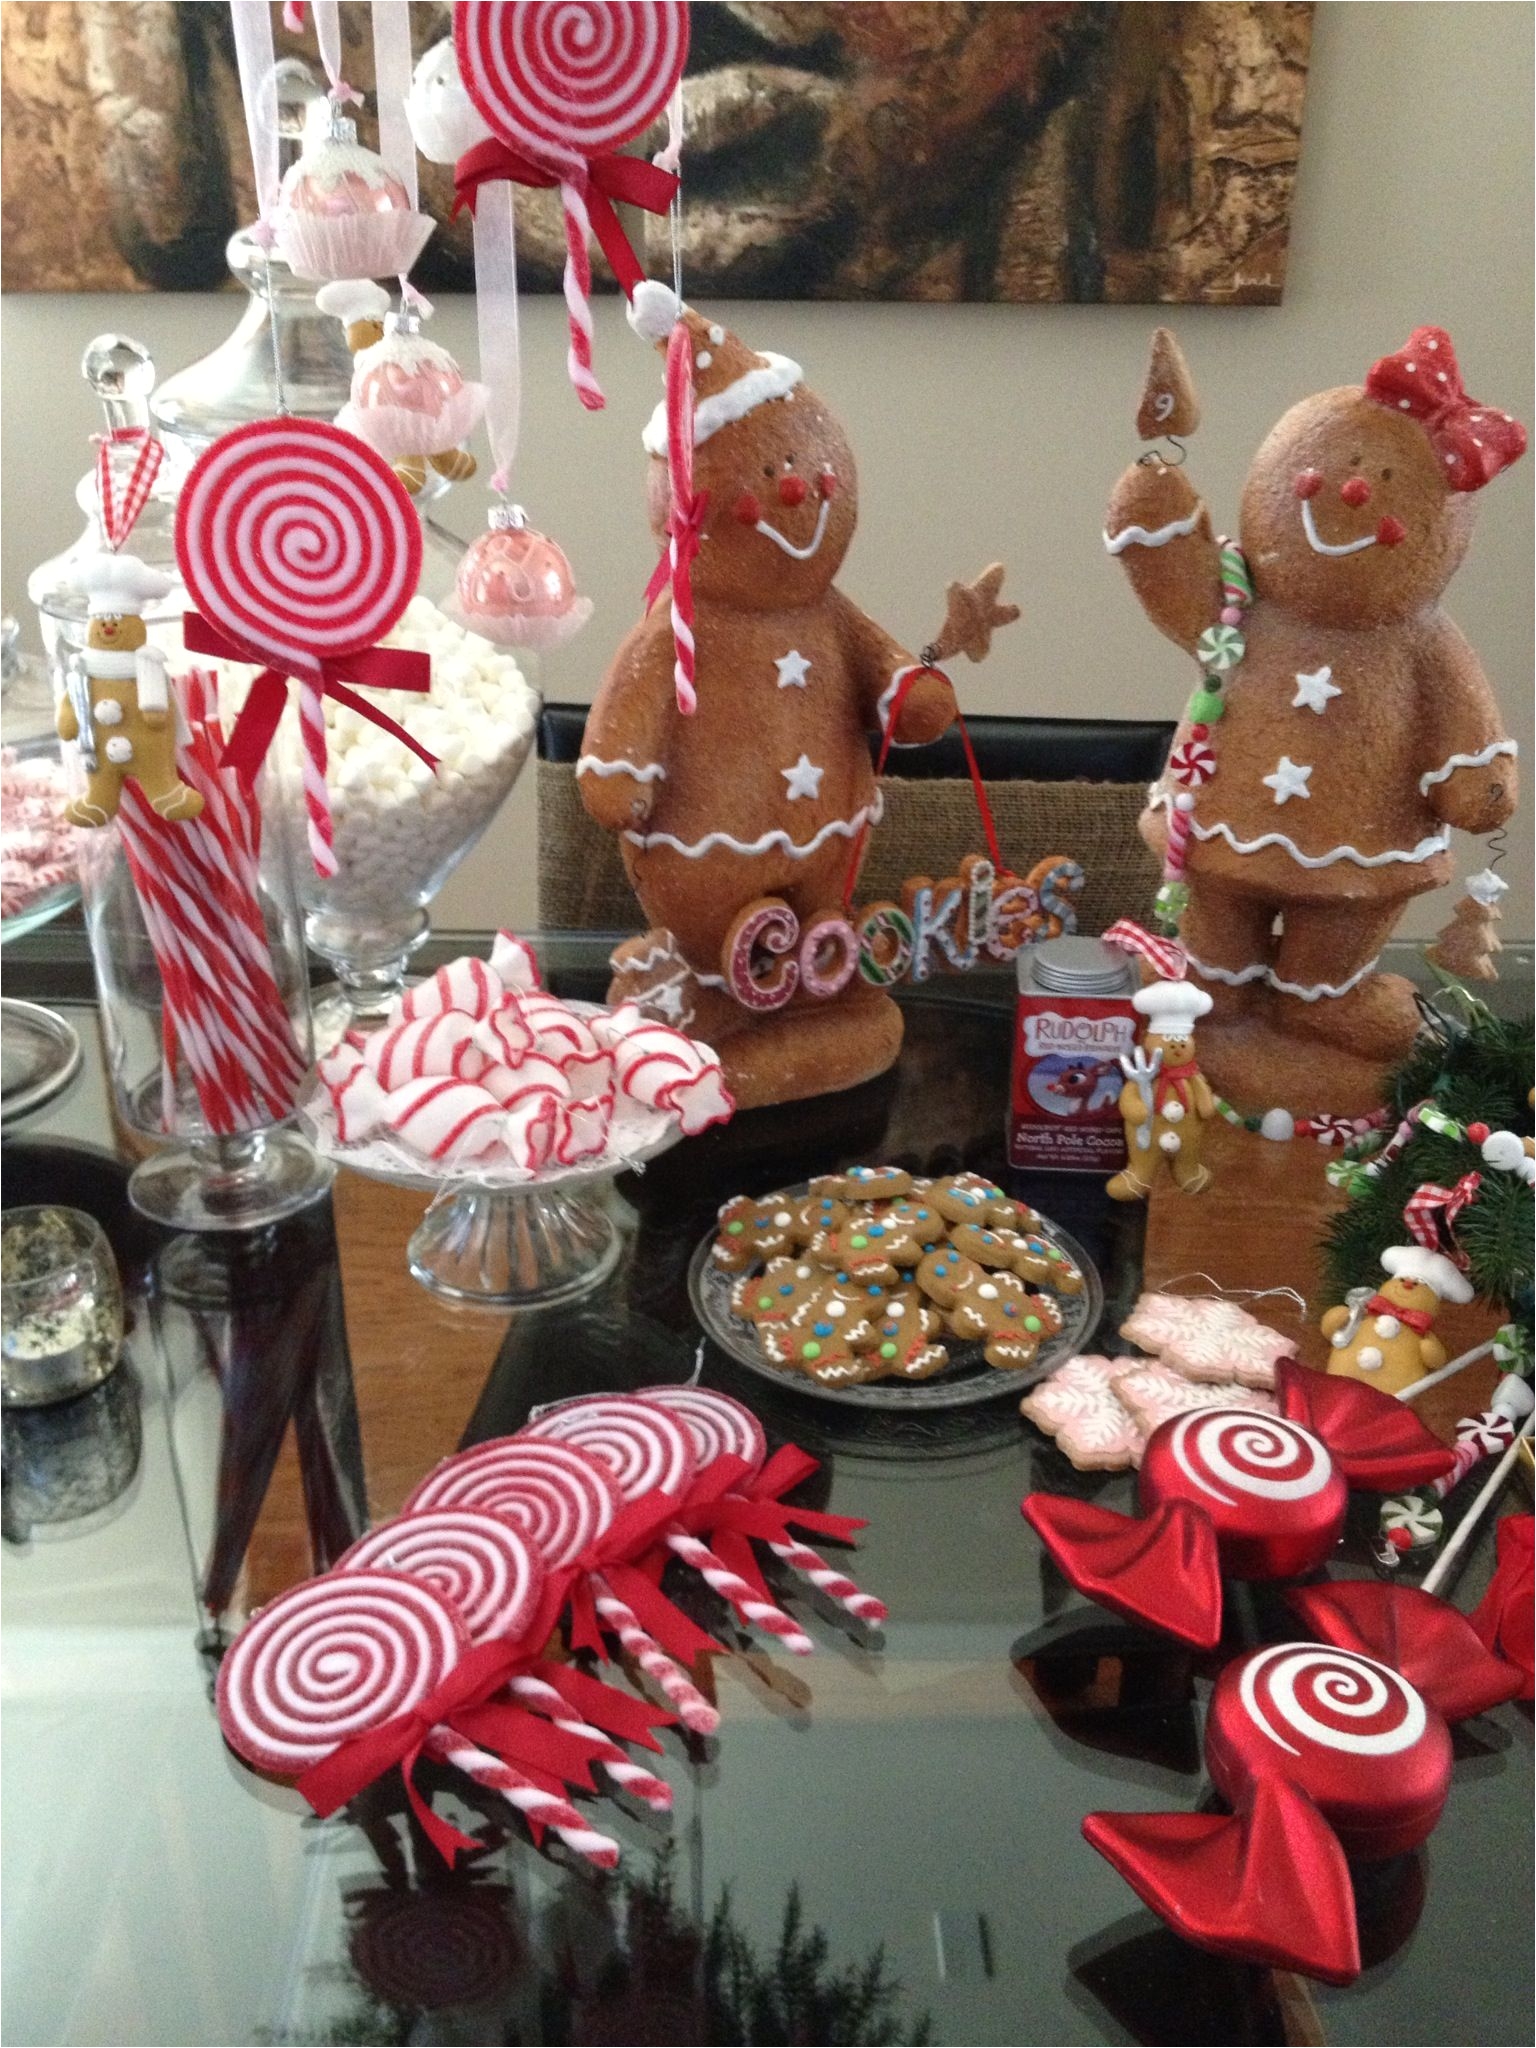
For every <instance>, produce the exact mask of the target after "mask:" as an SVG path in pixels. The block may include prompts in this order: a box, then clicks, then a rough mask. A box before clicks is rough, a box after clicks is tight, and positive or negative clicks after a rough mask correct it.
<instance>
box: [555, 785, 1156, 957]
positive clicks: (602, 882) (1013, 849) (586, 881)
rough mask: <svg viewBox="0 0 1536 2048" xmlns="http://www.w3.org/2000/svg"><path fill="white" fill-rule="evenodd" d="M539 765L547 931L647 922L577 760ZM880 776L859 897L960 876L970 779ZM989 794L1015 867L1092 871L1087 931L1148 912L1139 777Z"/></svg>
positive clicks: (1085, 907) (1149, 874)
mask: <svg viewBox="0 0 1536 2048" xmlns="http://www.w3.org/2000/svg"><path fill="white" fill-rule="evenodd" d="M538 768H539V786H538V796H539V923H540V925H541V926H542V927H543V928H544V929H545V930H546V931H610V932H637V931H642V930H644V928H645V919H644V917H643V915H642V913H641V910H640V905H639V904H638V903H637V902H636V900H635V895H634V892H633V890H632V889H631V888H630V886H629V881H628V878H627V877H626V875H625V873H624V867H623V863H622V862H621V861H620V859H619V849H618V841H617V840H616V839H614V838H613V837H612V836H611V835H610V834H609V833H607V832H604V831H601V830H600V829H599V828H598V827H597V826H596V825H594V824H593V822H592V820H591V819H590V818H589V817H588V816H587V814H586V812H585V811H584V810H583V809H582V805H581V799H580V797H579V796H578V795H577V791H576V771H575V769H574V768H573V767H572V766H571V765H570V764H569V763H568V762H561V761H540V763H539V764H538ZM881 786H882V788H883V790H884V792H885V816H884V818H883V819H882V820H881V822H880V824H879V825H877V826H876V828H875V830H874V832H873V834H872V835H871V837H870V842H869V849H868V852H867V854H866V855H865V860H864V867H863V872H862V873H861V874H860V876H859V886H858V891H857V895H858V898H859V900H860V901H862V902H872V901H873V900H874V899H875V898H876V897H881V896H887V897H889V896H897V895H899V894H900V890H901V884H902V883H903V882H904V881H905V880H906V879H907V877H908V876H909V875H918V874H927V875H933V876H935V877H939V876H942V875H949V874H953V873H954V872H955V869H956V866H957V864H958V863H959V861H960V859H961V856H962V855H964V854H967V853H983V852H985V850H986V841H985V839H984V838H983V836H982V830H981V820H980V819H979V818H978V817H977V815H976V797H975V793H974V791H973V790H972V788H971V785H970V783H969V782H966V781H964V780H957V781H953V782H950V781H908V780H906V779H904V778H901V777H888V778H886V779H885V780H884V781H883V783H882V785H881ZM987 796H988V799H989V801H990V802H991V805H992V814H993V816H994V818H995V819H996V820H997V835H998V838H999V840H1000V841H1001V843H1002V847H1003V852H1004V854H1005V855H1006V856H1007V858H1008V861H1009V863H1010V865H1011V866H1012V867H1013V868H1014V869H1015V870H1016V871H1017V872H1018V873H1020V874H1027V873H1028V871H1029V869H1030V868H1031V867H1033V866H1034V864H1035V862H1036V861H1038V860H1043V859H1044V858H1045V857H1046V856H1047V855H1048V854H1062V855H1065V856H1066V857H1068V858H1069V859H1072V860H1075V861H1077V862H1078V863H1079V864H1080V865H1081V867H1082V868H1083V871H1084V873H1085V874H1086V875H1087V878H1088V879H1087V883H1086V885H1085V887H1084V889H1083V893H1082V896H1081V898H1080V900H1079V906H1078V925H1079V929H1080V930H1082V931H1084V932H1101V931H1103V929H1104V928H1105V926H1106V925H1108V924H1112V923H1113V922H1114V920H1115V919H1116V918H1117V917H1134V918H1136V919H1138V920H1140V921H1142V922H1145V921H1146V920H1147V919H1148V918H1150V916H1151V913H1152V898H1153V896H1154V894H1155V893H1156V890H1157V882H1158V869H1157V863H1156V861H1155V860H1154V859H1153V858H1152V855H1151V854H1150V853H1148V851H1147V849H1146V847H1145V846H1143V845H1142V843H1141V840H1140V838H1139V837H1138V836H1137V832H1136V820H1137V818H1138V817H1139V816H1140V814H1141V808H1142V805H1143V804H1144V802H1145V801H1146V787H1145V785H1144V784H1143V783H1140V782H1135V783H1128V782H992V783H988V785H987Z"/></svg>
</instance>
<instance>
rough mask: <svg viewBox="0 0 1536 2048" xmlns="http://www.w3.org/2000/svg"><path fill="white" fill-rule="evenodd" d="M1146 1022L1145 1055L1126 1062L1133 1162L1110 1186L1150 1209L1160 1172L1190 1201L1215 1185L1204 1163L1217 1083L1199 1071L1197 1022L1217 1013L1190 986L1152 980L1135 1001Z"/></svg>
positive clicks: (1124, 1099)
mask: <svg viewBox="0 0 1536 2048" xmlns="http://www.w3.org/2000/svg"><path fill="white" fill-rule="evenodd" d="M1131 1001H1132V1003H1133V1004H1134V1006H1135V1007H1136V1008H1137V1009H1138V1010H1139V1011H1140V1012H1141V1014H1142V1016H1143V1017H1145V1018H1146V1020H1147V1028H1146V1030H1145V1031H1144V1032H1143V1034H1142V1040H1141V1050H1140V1053H1139V1054H1130V1055H1126V1056H1125V1057H1124V1058H1122V1059H1121V1062H1120V1064H1121V1066H1122V1067H1124V1069H1125V1075H1126V1081H1125V1086H1124V1087H1123V1088H1122V1089H1121V1090H1120V1114H1121V1116H1122V1117H1123V1118H1124V1120H1125V1142H1126V1148H1127V1150H1128V1151H1129V1153H1130V1159H1129V1161H1128V1163H1127V1164H1126V1167H1125V1169H1124V1171H1123V1172H1121V1173H1117V1174H1116V1175H1115V1177H1114V1179H1113V1180H1112V1181H1111V1182H1110V1183H1109V1187H1108V1189H1107V1193H1108V1194H1109V1195H1110V1196H1111V1197H1112V1198H1113V1199H1114V1200H1115V1201H1117V1202H1144V1201H1145V1200H1146V1198H1147V1196H1148V1195H1150V1194H1151V1192H1152V1187H1153V1183H1154V1182H1155V1180H1156V1178H1157V1174H1158V1169H1159V1167H1160V1166H1166V1167H1167V1168H1168V1172H1169V1174H1170V1175H1171V1177H1172V1179H1173V1184H1174V1186H1175V1187H1177V1188H1181V1189H1182V1190H1183V1191H1184V1193H1185V1194H1186V1195H1198V1194H1199V1193H1201V1191H1202V1190H1203V1189H1205V1188H1207V1187H1209V1186H1210V1183H1211V1170H1210V1168H1209V1167H1208V1166H1206V1165H1205V1164H1204V1162H1203V1161H1202V1160H1201V1157H1200V1152H1201V1147H1202V1140H1203V1136H1204V1126H1205V1125H1206V1124H1207V1123H1208V1122H1209V1121H1210V1119H1211V1118H1212V1117H1213V1116H1214V1115H1215V1114H1216V1098H1215V1096H1214V1095H1213V1094H1212V1093H1211V1084H1210V1082H1209V1081H1207V1080H1206V1078H1205V1076H1204V1074H1202V1073H1201V1071H1200V1069H1199V1067H1198V1066H1197V1065H1196V1064H1195V1019H1196V1018H1197V1017H1203V1016H1204V1015H1205V1014H1206V1012H1207V1011H1208V1010H1209V1009H1210V1007H1211V999H1210V997H1209V996H1208V995H1207V994H1206V992H1205V990H1204V989H1203V988H1196V987H1195V985H1194V983H1193V982H1192V981H1153V982H1149V983H1148V984H1147V986H1146V987H1145V988H1140V989H1138V990H1137V991H1136V993H1135V995H1133V996H1132V997H1131Z"/></svg>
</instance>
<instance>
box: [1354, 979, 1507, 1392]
mask: <svg viewBox="0 0 1536 2048" xmlns="http://www.w3.org/2000/svg"><path fill="white" fill-rule="evenodd" d="M1431 1026H1432V1028H1431V1032H1430V1034H1429V1035H1428V1036H1426V1037H1425V1038H1423V1039H1421V1041H1420V1043H1419V1044H1418V1045H1417V1046H1416V1047H1415V1049H1414V1051H1413V1053H1412V1055H1411V1056H1410V1057H1409V1059H1408V1060H1407V1061H1406V1062H1405V1064H1404V1065H1403V1066H1402V1067H1401V1068H1400V1069H1399V1071H1398V1072H1397V1074H1396V1075H1394V1077H1393V1081H1392V1087H1391V1092H1390V1096H1389V1101H1390V1104H1391V1107H1392V1109H1393V1110H1394V1111H1395V1116H1394V1117H1393V1118H1392V1119H1390V1120H1389V1122H1388V1124H1387V1126H1386V1129H1385V1130H1383V1131H1381V1132H1378V1133H1375V1134H1373V1136H1372V1138H1371V1140H1370V1141H1368V1142H1369V1144H1370V1146H1371V1147H1373V1148H1374V1149H1376V1150H1380V1149H1382V1148H1383V1147H1384V1146H1385V1145H1387V1144H1389V1143H1390V1141H1391V1137H1392V1133H1393V1131H1394V1130H1395V1129H1396V1128H1397V1125H1398V1124H1399V1123H1400V1122H1401V1120H1402V1118H1403V1117H1404V1116H1406V1115H1407V1114H1408V1112H1409V1111H1410V1110H1411V1109H1413V1108H1414V1107H1415V1106H1416V1105H1417V1104H1420V1103H1423V1102H1425V1101H1428V1102H1430V1103H1432V1104H1433V1105H1434V1111H1438V1112H1439V1113H1438V1114H1435V1113H1434V1111H1432V1112H1431V1114H1430V1116H1429V1117H1428V1118H1426V1119H1424V1120H1422V1121H1419V1122H1417V1123H1416V1124H1415V1126H1414V1130H1413V1135H1412V1136H1411V1137H1410V1138H1409V1140H1408V1142H1407V1144H1406V1145H1405V1146H1404V1147H1403V1149H1402V1151H1401V1152H1400V1153H1398V1155H1397V1157H1396V1158H1395V1159H1391V1160H1389V1161H1388V1162H1387V1164H1386V1165H1385V1166H1380V1167H1373V1166H1372V1165H1371V1164H1370V1161H1369V1158H1368V1157H1364V1156H1362V1155H1364V1154H1365V1152H1366V1145H1365V1144H1361V1145H1359V1146H1351V1147H1350V1148H1349V1156H1347V1157H1346V1158H1345V1159H1344V1160H1343V1161H1340V1162H1339V1163H1338V1165H1337V1166H1335V1167H1334V1168H1332V1169H1330V1178H1332V1179H1333V1180H1335V1182H1336V1183H1337V1184H1338V1185H1341V1186H1342V1187H1344V1188H1345V1189H1346V1191H1347V1192H1348V1194H1349V1204H1348V1207H1347V1208H1345V1209H1343V1210H1341V1211H1340V1213H1339V1214H1338V1215H1337V1216H1335V1217H1333V1218H1332V1220H1331V1221H1330V1222H1329V1224H1328V1227H1327V1231H1326V1233H1325V1237H1324V1247H1323V1252H1324V1268H1325V1284H1326V1292H1327V1298H1328V1300H1329V1302H1330V1303H1332V1302H1339V1301H1342V1300H1343V1299H1344V1297H1345V1295H1346V1294H1347V1293H1348V1291H1349V1289H1350V1288H1352V1287H1359V1286H1362V1285H1365V1284H1367V1283H1373V1282H1375V1281H1376V1279H1377V1278H1378V1276H1379V1275H1380V1272H1381V1255H1382V1253H1383V1252H1384V1251H1385V1250H1386V1249H1387V1247H1388V1246H1389V1245H1394V1244H1402V1243H1404V1242H1405V1240H1406V1238H1407V1230H1406V1227H1405V1225H1404V1222H1403V1208H1404V1205H1405V1204H1406V1202H1407V1201H1408V1198H1409V1196H1410V1195H1412V1194H1413V1193H1414V1192H1415V1190H1416V1189H1418V1188H1420V1187H1422V1186H1424V1185H1425V1183H1426V1182H1433V1183H1435V1184H1437V1185H1438V1186H1441V1187H1450V1186H1451V1185H1452V1184H1453V1183H1454V1182H1456V1181H1457V1180H1459V1179H1460V1177H1461V1176H1462V1174H1464V1173H1474V1172H1476V1173H1481V1175H1482V1186H1481V1187H1480V1188H1479V1190H1478V1194H1477V1199H1476V1200H1475V1201H1474V1202H1473V1203H1472V1204H1471V1205H1470V1206H1469V1207H1468V1208H1465V1209H1463V1210H1462V1212H1461V1214H1460V1216H1459V1217H1458V1218H1457V1221H1456V1240H1457V1243H1458V1244H1459V1245H1460V1246H1461V1249H1462V1250H1463V1251H1464V1252H1465V1253H1466V1254H1467V1256H1468V1259H1469V1260H1470V1262H1471V1263H1470V1267H1469V1278H1470V1279H1471V1281H1472V1284H1473V1286H1474V1287H1475V1288H1476V1289H1477V1292H1478V1295H1479V1296H1480V1297H1481V1299H1483V1300H1484V1301H1488V1302H1492V1303H1493V1304H1494V1305H1495V1306H1496V1307H1497V1308H1499V1309H1500V1310H1502V1312H1503V1313H1504V1314H1505V1315H1506V1316H1508V1317H1509V1319H1510V1321H1511V1323H1512V1324H1513V1326H1514V1328H1513V1330H1512V1332H1511V1336H1510V1339H1509V1344H1510V1346H1512V1347H1513V1349H1514V1350H1515V1351H1516V1352H1517V1354H1518V1353H1520V1352H1523V1353H1524V1355H1525V1357H1526V1358H1529V1356H1530V1353H1531V1349H1532V1272H1531V1267H1532V1258H1531V1236H1532V1203H1531V1189H1530V1187H1529V1186H1527V1184H1526V1183H1525V1182H1524V1181H1522V1180H1521V1179H1520V1177H1519V1175H1518V1174H1514V1173H1503V1172H1500V1171H1498V1170H1497V1169H1496V1168H1492V1167H1489V1166H1486V1165H1485V1164H1484V1163H1483V1159H1482V1155H1481V1152H1480V1150H1479V1148H1478V1146H1477V1145H1476V1144H1475V1143H1474V1142H1473V1141H1472V1139H1470V1138H1469V1137H1467V1135H1466V1132H1465V1126H1466V1125H1467V1124H1471V1123H1482V1124H1486V1125H1487V1126H1488V1128H1489V1129H1490V1130H1495V1131H1518V1132H1519V1133H1520V1134H1521V1135H1522V1136H1525V1135H1527V1134H1528V1133H1529V1132H1530V1130H1531V1106H1530V1101H1529V1091H1530V1087H1531V1079H1532V1071H1533V1067H1536V1036H1533V1026H1532V1019H1531V1018H1530V1017H1529V1016H1526V1017H1522V1018H1519V1019H1516V1020H1510V1019H1508V1018H1501V1017H1495V1016H1494V1015H1493V1014H1492V1012H1491V1011H1490V1010H1489V1009H1488V1008H1487V1006H1486V1004H1484V1003H1482V1002H1480V1001H1479V1000H1478V999H1477V997H1476V996H1474V995H1472V994H1471V993H1470V991H1468V990H1467V989H1465V988H1463V987H1462V986H1461V985H1460V984H1459V983H1448V984H1447V985H1446V986H1445V987H1444V989H1443V990H1442V993H1441V994H1440V995H1439V996H1438V997H1437V998H1436V1000H1435V1002H1434V1004H1433V1005H1432V1007H1431Z"/></svg>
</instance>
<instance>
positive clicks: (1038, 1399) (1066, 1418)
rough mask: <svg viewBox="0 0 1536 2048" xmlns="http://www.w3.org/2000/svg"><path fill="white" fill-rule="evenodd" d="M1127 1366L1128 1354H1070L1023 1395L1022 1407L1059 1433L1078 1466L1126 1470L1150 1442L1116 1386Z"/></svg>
mask: <svg viewBox="0 0 1536 2048" xmlns="http://www.w3.org/2000/svg"><path fill="white" fill-rule="evenodd" d="M1125 1370H1126V1361H1125V1360H1124V1359H1123V1358H1091V1357H1090V1358H1069V1359H1068V1360H1067V1362H1066V1364H1065V1365H1060V1366H1058V1367H1057V1368H1056V1370H1055V1372H1053V1373H1052V1374H1051V1376H1050V1378H1049V1379H1045V1380H1042V1381H1041V1382H1040V1384H1039V1386H1038V1387H1035V1388H1033V1389H1032V1390H1031V1391H1030V1392H1029V1393H1027V1394H1026V1395H1025V1396H1024V1398H1023V1400H1022V1401H1021V1402H1020V1403H1019V1413H1020V1414H1021V1415H1023V1416H1026V1417H1027V1418H1028V1420H1029V1421H1031V1422H1032V1423H1034V1424H1035V1426H1036V1428H1037V1429H1043V1430H1044V1431H1045V1433H1046V1435H1047V1436H1053V1437H1055V1439H1056V1443H1057V1447H1058V1448H1059V1449H1060V1450H1061V1451H1063V1452H1064V1453H1065V1454H1066V1456H1067V1457H1068V1458H1069V1459H1070V1460H1071V1462H1072V1463H1073V1464H1074V1465H1075V1466H1076V1467H1077V1469H1078V1471H1079V1472H1122V1471H1124V1470H1125V1469H1126V1467H1127V1466H1130V1465H1134V1464H1136V1463H1137V1462H1138V1461H1139V1460H1140V1457H1141V1453H1142V1449H1143V1447H1144V1445H1145V1443H1146V1437H1145V1436H1144V1434H1143V1433H1142V1431H1141V1430H1140V1429H1139V1428H1138V1426H1137V1424H1136V1421H1135V1418H1134V1417H1133V1416H1132V1414H1131V1412H1130V1410H1129V1409H1128V1408H1127V1407H1126V1406H1125V1404H1124V1403H1123V1402H1122V1401H1121V1399H1120V1396H1119V1394H1118V1393H1117V1392H1116V1390H1115V1383H1116V1381H1117V1379H1118V1378H1119V1376H1120V1374H1122V1373H1123V1372H1124V1371H1125Z"/></svg>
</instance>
